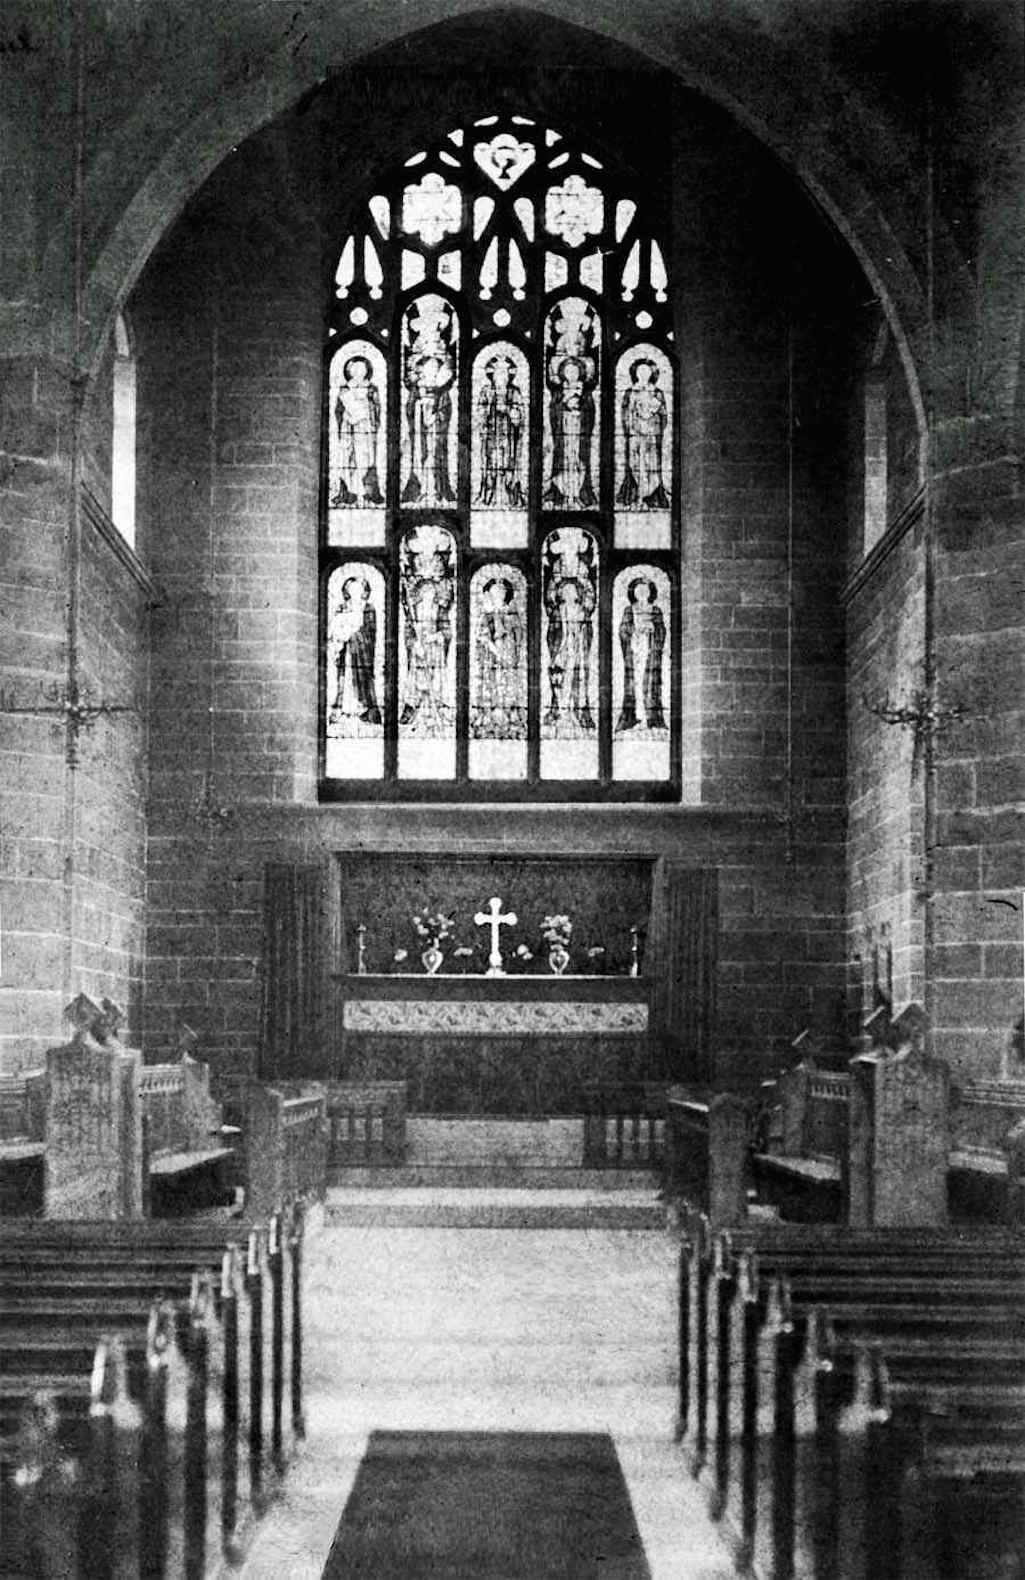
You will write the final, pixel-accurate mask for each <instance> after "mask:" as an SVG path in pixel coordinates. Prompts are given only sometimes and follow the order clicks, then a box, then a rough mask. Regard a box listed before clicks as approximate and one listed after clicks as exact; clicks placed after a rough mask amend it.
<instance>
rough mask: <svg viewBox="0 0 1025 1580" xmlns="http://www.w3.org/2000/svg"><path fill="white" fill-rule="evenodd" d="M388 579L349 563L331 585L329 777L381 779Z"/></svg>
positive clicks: (337, 572)
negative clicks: (339, 775) (342, 775)
mask: <svg viewBox="0 0 1025 1580" xmlns="http://www.w3.org/2000/svg"><path fill="white" fill-rule="evenodd" d="M383 621H384V578H383V577H382V575H381V572H380V571H379V570H377V569H376V567H374V566H372V565H367V564H364V563H362V562H361V561H358V560H349V561H347V562H346V563H345V564H344V565H339V566H338V567H337V568H336V569H335V570H334V571H332V573H331V575H330V577H329V579H328V584H327V644H326V668H327V673H326V676H325V681H326V691H327V762H326V769H327V772H328V773H329V774H337V773H342V774H345V775H346V776H347V777H349V778H354V779H365V778H376V777H378V776H379V775H380V773H381V771H382V769H383V767H384V725H383V717H382V703H383V695H384V693H383V685H384V626H383Z"/></svg>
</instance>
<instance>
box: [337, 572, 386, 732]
mask: <svg viewBox="0 0 1025 1580" xmlns="http://www.w3.org/2000/svg"><path fill="white" fill-rule="evenodd" d="M330 634H331V642H332V645H333V647H334V649H335V655H336V656H335V675H336V681H337V687H336V691H335V700H334V705H333V707H332V709H331V718H332V720H333V721H335V722H338V721H341V720H343V719H345V718H356V719H358V720H359V721H360V723H362V724H380V722H381V709H380V706H379V705H378V701H377V688H376V684H375V681H374V672H375V669H376V665H377V613H376V611H375V609H374V605H373V603H372V602H371V597H370V584H369V582H367V581H365V580H364V578H363V577H361V576H349V577H348V578H347V579H346V580H345V581H344V582H343V583H342V601H341V603H340V604H339V605H338V608H337V609H336V610H335V611H334V614H333V615H332V617H331V633H330Z"/></svg>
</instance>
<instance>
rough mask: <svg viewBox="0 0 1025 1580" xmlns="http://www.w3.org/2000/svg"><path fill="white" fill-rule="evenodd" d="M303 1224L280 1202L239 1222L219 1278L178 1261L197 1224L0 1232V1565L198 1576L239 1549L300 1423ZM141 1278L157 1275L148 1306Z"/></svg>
mask: <svg viewBox="0 0 1025 1580" xmlns="http://www.w3.org/2000/svg"><path fill="white" fill-rule="evenodd" d="M302 1226H303V1221H302V1214H301V1212H300V1211H299V1210H296V1211H295V1212H293V1213H291V1214H289V1215H288V1217H287V1218H286V1219H284V1220H283V1219H281V1218H279V1217H274V1218H272V1219H271V1221H270V1223H269V1224H268V1225H267V1226H266V1227H255V1228H253V1229H252V1230H251V1231H250V1233H249V1236H248V1240H247V1242H246V1244H245V1246H244V1247H243V1248H241V1249H240V1248H239V1247H238V1246H237V1245H231V1246H228V1247H227V1248H226V1249H225V1250H223V1252H221V1253H220V1264H221V1265H220V1275H219V1278H215V1277H213V1276H212V1275H211V1273H210V1272H209V1271H205V1270H200V1271H197V1272H194V1273H192V1274H191V1275H189V1274H188V1272H187V1268H188V1266H189V1262H190V1260H193V1259H196V1258H197V1256H198V1257H201V1258H203V1259H204V1260H205V1259H206V1257H205V1255H204V1248H203V1247H202V1245H201V1243H200V1241H199V1239H197V1237H196V1236H194V1235H190V1236H188V1237H187V1238H186V1239H185V1240H184V1241H183V1242H181V1243H179V1244H178V1245H177V1246H176V1245H175V1243H174V1241H173V1240H169V1239H166V1238H162V1239H154V1238H153V1237H152V1235H151V1233H150V1226H149V1225H116V1226H114V1225H110V1224H102V1225H96V1224H92V1225H90V1224H86V1223H76V1224H73V1225H69V1224H63V1225H57V1224H54V1225H52V1228H53V1229H54V1230H56V1231H64V1232H63V1234H62V1233H60V1232H58V1233H57V1234H55V1235H52V1236H50V1237H49V1238H44V1237H43V1236H42V1235H41V1234H40V1233H39V1232H38V1231H39V1230H44V1229H46V1228H48V1227H51V1226H47V1225H39V1226H35V1225H34V1226H32V1227H33V1231H34V1237H33V1238H31V1239H30V1238H27V1237H25V1236H21V1237H18V1238H15V1239H13V1240H9V1239H7V1238H4V1240H3V1241H2V1242H0V1270H2V1268H3V1263H4V1262H5V1261H8V1262H9V1260H10V1258H11V1256H12V1255H13V1256H14V1257H15V1258H16V1265H17V1266H18V1268H19V1282H18V1286H17V1288H18V1299H17V1301H14V1300H13V1298H12V1299H9V1298H8V1297H7V1296H6V1295H5V1297H4V1299H3V1302H2V1306H3V1323H2V1325H0V1354H3V1353H4V1351H5V1350H6V1352H7V1353H6V1355H5V1356H4V1359H5V1365H4V1368H3V1382H2V1393H0V1404H2V1412H3V1414H2V1420H0V1425H2V1429H3V1430H2V1435H0V1472H2V1485H0V1498H2V1512H3V1528H4V1572H5V1573H12V1574H15V1573H16V1574H19V1575H25V1576H36V1575H38V1576H45V1577H46V1580H51V1577H52V1580H57V1577H58V1576H59V1577H60V1580H79V1577H81V1580H135V1577H136V1576H139V1575H145V1576H147V1577H148V1580H163V1577H164V1576H167V1577H171V1576H174V1577H175V1580H177V1577H180V1576H184V1577H185V1580H201V1577H202V1576H203V1575H204V1574H205V1573H207V1572H210V1571H211V1570H212V1569H214V1568H216V1566H217V1564H218V1563H219V1561H220V1558H221V1556H222V1555H223V1556H224V1557H225V1558H226V1559H228V1560H229V1561H235V1560H237V1559H238V1558H239V1557H240V1555H241V1552H242V1548H243V1545H244V1542H245V1539H246V1536H247V1534H248V1532H249V1530H250V1528H251V1525H252V1523H253V1521H254V1520H255V1519H256V1518H257V1517H258V1516H259V1514H260V1513H261V1512H262V1510H263V1509H264V1508H265V1507H266V1504H267V1500H268V1498H269V1496H270V1494H271V1492H272V1490H273V1489H274V1487H275V1485H276V1484H277V1482H278V1480H279V1479H280V1476H281V1475H282V1473H283V1471H284V1469H285V1467H286V1465H287V1462H288V1459H289V1457H290V1452H291V1449H292V1447H293V1445H294V1443H295V1442H296V1441H297V1440H298V1439H300V1438H301V1437H302V1436H303V1435H304V1419H303V1392H302V1303H301V1280H302ZM24 1227H25V1228H28V1226H27V1225H26V1226H24ZM112 1228H116V1229H117V1230H119V1231H120V1232H119V1233H118V1234H116V1235H112V1234H111V1233H110V1230H111V1229H112ZM68 1231H73V1232H68ZM89 1231H91V1232H89ZM125 1231H127V1233H126V1232H125ZM206 1249H207V1251H213V1250H214V1247H213V1245H212V1244H211V1246H210V1247H208V1248H206ZM183 1277H184V1278H185V1279H186V1280H187V1281H188V1293H187V1295H186V1296H184V1297H181V1296H177V1297H174V1298H168V1295H167V1291H168V1290H170V1289H172V1288H175V1287H178V1288H180V1286H181V1282H182V1278H183ZM147 1288H150V1289H151V1290H162V1291H164V1293H163V1294H162V1295H160V1297H159V1298H157V1299H155V1300H153V1302H152V1304H151V1305H150V1306H149V1307H148V1308H147V1305H146V1303H145V1299H144V1298H141V1296H142V1293H143V1291H144V1290H145V1289H147ZM85 1291H89V1293H88V1294H86V1293H85ZM14 1306H16V1308H17V1309H16V1310H13V1309H12V1307H14ZM14 1317H16V1318H17V1323H16V1324H14V1325H12V1319H13V1318H14ZM97 1335H99V1340H98V1342H97ZM93 1346H95V1348H94V1351H93V1360H92V1368H91V1372H90V1369H89V1367H90V1362H89V1356H90V1350H91V1347H93ZM33 1347H34V1349H33Z"/></svg>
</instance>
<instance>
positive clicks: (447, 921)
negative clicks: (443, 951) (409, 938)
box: [413, 911, 454, 949]
mask: <svg viewBox="0 0 1025 1580" xmlns="http://www.w3.org/2000/svg"><path fill="white" fill-rule="evenodd" d="M453 922H454V917H451V916H446V915H445V913H444V912H443V911H422V912H418V913H417V915H416V916H414V917H413V926H414V927H415V928H416V930H417V933H418V934H419V936H420V937H421V938H422V939H423V941H424V943H426V944H430V945H431V946H432V947H433V948H435V949H437V948H438V946H439V945H440V944H441V943H442V941H443V940H444V939H446V938H448V937H449V936H450V935H451V932H452V926H453Z"/></svg>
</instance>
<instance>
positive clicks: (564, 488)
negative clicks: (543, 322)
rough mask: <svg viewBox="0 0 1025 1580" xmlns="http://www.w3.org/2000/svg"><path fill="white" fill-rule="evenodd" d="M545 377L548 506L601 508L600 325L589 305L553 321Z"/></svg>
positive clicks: (572, 301)
mask: <svg viewBox="0 0 1025 1580" xmlns="http://www.w3.org/2000/svg"><path fill="white" fill-rule="evenodd" d="M548 333H549V345H548V348H547V352H546V357H545V376H546V378H547V381H548V389H549V396H550V399H549V423H550V425H551V467H550V471H549V475H548V478H547V480H546V485H545V492H544V502H545V504H546V505H554V506H555V507H556V508H562V509H566V510H590V509H592V508H593V507H594V506H595V505H596V504H597V503H598V500H597V495H596V494H595V491H594V485H593V482H592V473H593V468H594V457H593V449H594V428H595V408H594V387H595V384H596V383H597V378H598V360H597V349H596V342H597V336H598V321H597V318H596V315H595V313H594V311H593V309H592V308H591V307H590V306H588V305H587V304H586V303H585V302H583V301H581V300H578V299H576V298H569V299H568V300H566V301H564V302H563V303H562V304H561V309H560V308H556V309H554V310H553V312H552V314H551V315H550V317H549V331H548Z"/></svg>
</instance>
